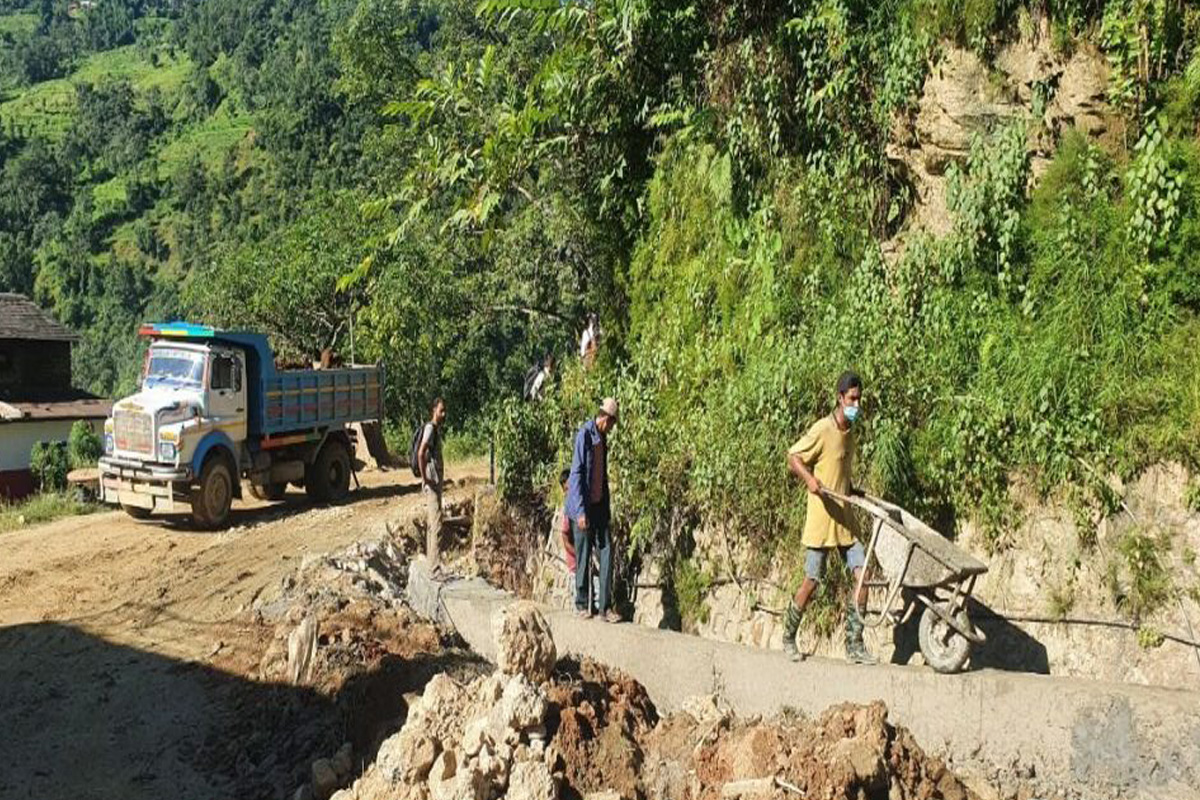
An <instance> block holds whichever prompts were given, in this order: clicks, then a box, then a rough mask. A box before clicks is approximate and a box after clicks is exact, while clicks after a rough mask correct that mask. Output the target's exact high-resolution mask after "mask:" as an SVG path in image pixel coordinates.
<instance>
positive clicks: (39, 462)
mask: <svg viewBox="0 0 1200 800" xmlns="http://www.w3.org/2000/svg"><path fill="white" fill-rule="evenodd" d="M29 469H30V471H31V472H32V473H33V480H34V483H35V484H36V485H37V487H38V491H40V492H58V491H62V490H64V489H66V488H67V473H68V472H69V471H70V469H71V468H70V463H69V459H68V456H67V443H66V442H37V443H36V444H34V446H33V449H32V450H31V451H30V454H29Z"/></svg>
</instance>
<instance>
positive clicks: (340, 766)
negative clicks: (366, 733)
mask: <svg viewBox="0 0 1200 800" xmlns="http://www.w3.org/2000/svg"><path fill="white" fill-rule="evenodd" d="M329 763H330V765H331V766H332V767H333V771H334V772H336V773H337V776H338V779H339V780H340V781H342V782H343V783H345V782H346V780H347V779H348V778H349V777H350V775H351V773H353V772H354V745H352V744H350V743H349V742H346V743H345V744H343V745H342V746H341V747H339V748H338V751H337V752H336V753H335V754H334V756H333V758H331V759H329Z"/></svg>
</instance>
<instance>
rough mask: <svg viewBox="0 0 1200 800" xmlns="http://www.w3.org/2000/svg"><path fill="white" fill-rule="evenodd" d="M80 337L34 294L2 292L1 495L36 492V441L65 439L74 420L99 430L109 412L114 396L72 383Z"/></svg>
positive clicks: (16, 496)
mask: <svg viewBox="0 0 1200 800" xmlns="http://www.w3.org/2000/svg"><path fill="white" fill-rule="evenodd" d="M78 340H79V336H78V335H77V334H75V333H73V332H72V331H70V330H68V329H67V328H65V327H63V326H62V325H60V324H59V323H58V322H56V321H55V320H54V319H53V318H51V317H50V315H48V314H47V313H46V312H45V311H43V310H42V309H41V308H39V307H38V306H37V304H36V303H34V302H32V301H31V300H29V298H27V297H25V296H24V295H19V294H8V293H2V292H0V497H7V498H9V499H18V498H21V497H24V496H26V495H28V494H30V493H32V492H33V490H34V484H33V475H32V473H30V471H29V454H30V451H31V450H32V449H33V445H34V444H35V443H37V442H42V441H66V440H67V437H68V435H69V434H70V431H71V425H72V424H74V422H75V420H80V419H81V420H85V421H86V422H88V424H90V425H92V426H93V429H95V430H99V429H100V428H101V427H102V426H103V424H104V419H105V418H106V417H107V416H108V415H109V412H110V410H111V408H112V404H111V403H110V402H109V401H107V400H104V399H102V398H99V397H96V396H95V395H93V394H91V393H89V392H85V391H83V390H81V389H75V388H73V387H72V386H71V347H72V346H73V345H74V343H75V342H77V341H78Z"/></svg>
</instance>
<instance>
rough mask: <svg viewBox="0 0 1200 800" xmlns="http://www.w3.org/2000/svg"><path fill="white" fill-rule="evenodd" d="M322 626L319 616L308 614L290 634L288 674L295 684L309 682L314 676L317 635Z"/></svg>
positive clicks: (288, 641) (288, 642)
mask: <svg viewBox="0 0 1200 800" xmlns="http://www.w3.org/2000/svg"><path fill="white" fill-rule="evenodd" d="M319 632H320V626H319V625H318V624H317V618H316V617H313V616H307V617H305V618H304V620H303V621H302V622H301V623H300V624H299V625H297V626H296V629H295V630H293V631H292V632H291V633H289V634H288V640H287V654H288V655H287V675H288V680H289V681H291V682H292V684H294V685H300V684H305V683H308V681H309V679H310V678H311V677H312V666H313V662H315V661H316V658H317V635H318V633H319Z"/></svg>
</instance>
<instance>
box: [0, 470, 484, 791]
mask: <svg viewBox="0 0 1200 800" xmlns="http://www.w3.org/2000/svg"><path fill="white" fill-rule="evenodd" d="M485 475H486V465H485V464H482V463H478V462H474V463H468V464H464V465H459V466H458V468H456V469H455V468H452V470H451V477H452V478H454V479H457V480H458V481H459V482H460V485H457V486H455V487H454V488H453V489H450V490H449V491H448V493H447V500H448V501H453V500H456V499H462V498H466V497H469V496H470V493H471V491H472V488H471V486H472V485H473V484H478V483H479V482H480V481H481V480H482V479H483V477H484V476H485ZM361 478H362V481H363V484H364V485H363V488H362V489H361V490H359V491H358V492H356V493H354V494H353V495H352V497H351V500H350V501H349V502H347V503H345V504H341V505H336V506H328V507H322V508H313V507H312V506H310V505H309V504H308V503H307V501H306V500H305V498H304V496H303V494H302V493H299V492H294V493H292V494H290V495H289V496H288V498H287V499H286V500H285V501H284V502H283V503H279V504H264V503H259V502H254V501H247V502H245V503H242V504H237V506H236V507H235V512H234V516H233V523H232V524H233V527H232V528H230V529H229V530H227V531H223V532H220V533H202V532H198V531H195V530H192V529H190V528H188V527H187V526H185V525H184V524H182V523H179V524H170V523H168V524H165V525H164V524H162V523H161V522H157V521H153V522H135V521H133V520H132V519H129V518H128V517H126V516H125V515H124V514H122V513H120V512H109V513H102V514H95V515H91V516H86V517H77V518H72V519H66V520H62V521H59V522H55V523H51V524H48V525H43V526H39V527H34V528H30V529H28V530H22V531H18V532H13V533H8V534H4V535H3V536H0V798H5V799H6V800H7V798H58V797H61V798H74V799H76V800H83V798H118V797H119V798H138V797H146V798H151V797H155V798H158V797H177V798H192V797H195V798H210V797H234V796H237V797H248V796H261V797H269V796H278V795H277V790H278V780H284V779H285V778H286V776H287V774H288V771H289V770H290V769H292V766H291V765H282V766H281V765H280V764H279V763H277V762H278V761H279V759H280V758H281V755H280V754H281V753H283V752H286V749H287V748H286V745H287V742H283V741H279V740H280V739H282V738H292V739H296V740H297V741H298V740H299V739H300V738H302V736H303V735H306V734H307V735H309V738H310V739H311V740H313V741H318V740H321V738H322V737H325V738H328V740H329V741H330V742H332V743H333V747H335V748H336V746H337V743H338V740H339V738H342V737H346V738H348V737H349V734H350V732H349V731H347V730H324V729H323V728H322V726H325V727H329V726H330V725H331V724H340V725H342V726H343V727H345V725H346V722H345V718H344V715H340V714H339V713H338V709H337V708H336V707H335V706H337V698H333V697H330V696H328V695H327V694H324V693H322V692H320V691H316V690H314V689H307V688H302V687H294V686H289V685H280V684H277V683H268V682H263V681H261V680H259V677H258V673H259V665H260V663H261V661H262V659H263V656H264V653H265V652H266V650H267V649H268V647H269V645H270V644H271V642H272V640H273V635H274V631H273V626H272V625H271V624H270V623H269V622H264V620H263V618H262V615H261V614H260V613H258V612H257V611H256V608H257V607H261V606H262V605H263V602H264V600H269V599H270V598H272V597H274V596H278V595H280V593H281V592H282V591H283V590H284V589H285V588H286V587H287V586H288V584H289V580H291V576H293V575H294V574H295V573H296V572H297V570H298V568H299V567H300V566H301V565H302V564H304V563H305V562H306V560H308V559H313V558H317V557H319V556H321V555H323V554H326V553H330V552H334V551H337V550H339V549H340V548H344V547H346V546H347V545H350V544H352V543H354V542H356V541H359V540H361V539H363V538H364V537H366V536H369V535H371V534H372V533H375V534H379V533H382V531H383V529H384V528H385V526H388V525H390V526H392V527H393V528H395V527H399V526H402V525H405V524H407V523H408V520H410V519H411V518H412V517H414V516H415V515H418V514H421V513H423V508H424V506H423V502H422V498H421V495H420V491H419V487H418V485H417V484H416V481H415V479H413V478H412V477H411V475H409V474H407V472H406V471H400V470H394V471H390V472H386V473H383V472H372V473H364V474H362V475H361ZM347 639H349V635H348V634H347ZM433 641H434V645H435V646H434V647H433V648H432V649H434V650H436V649H437V648H436V637H435V638H434V640H433ZM383 649H384V650H386V649H387V648H386V645H385V647H384V648H383ZM402 649H403V648H401V650H402ZM384 655H387V656H397V657H398V656H400V655H412V653H408V652H403V653H402V652H401V651H400V650H396V651H394V652H385V653H384ZM393 666H394V665H393ZM410 666H411V665H410ZM426 671H427V670H424V669H422V670H417V672H422V673H423V672H426ZM413 680H414V682H416V681H417V677H416V676H414V678H413ZM416 688H419V686H417V687H416ZM358 690H359V691H363V690H364V689H363V687H362V686H359V687H358ZM234 731H236V735H235V734H234V733H233V732H234ZM272 739H274V740H275V741H268V740H272ZM304 757H305V756H304V754H300V755H299V756H298V763H300V762H303V759H304ZM268 774H274V775H275V776H276V783H272V782H270V781H267V780H265V777H264V776H267V775H268ZM255 775H257V776H259V777H260V778H262V779H261V780H259V781H258V782H257V783H256V782H255V781H254V780H253V779H252V778H253V777H254V776H255ZM280 775H283V776H284V778H279V776H280ZM247 776H250V778H251V779H247Z"/></svg>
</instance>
